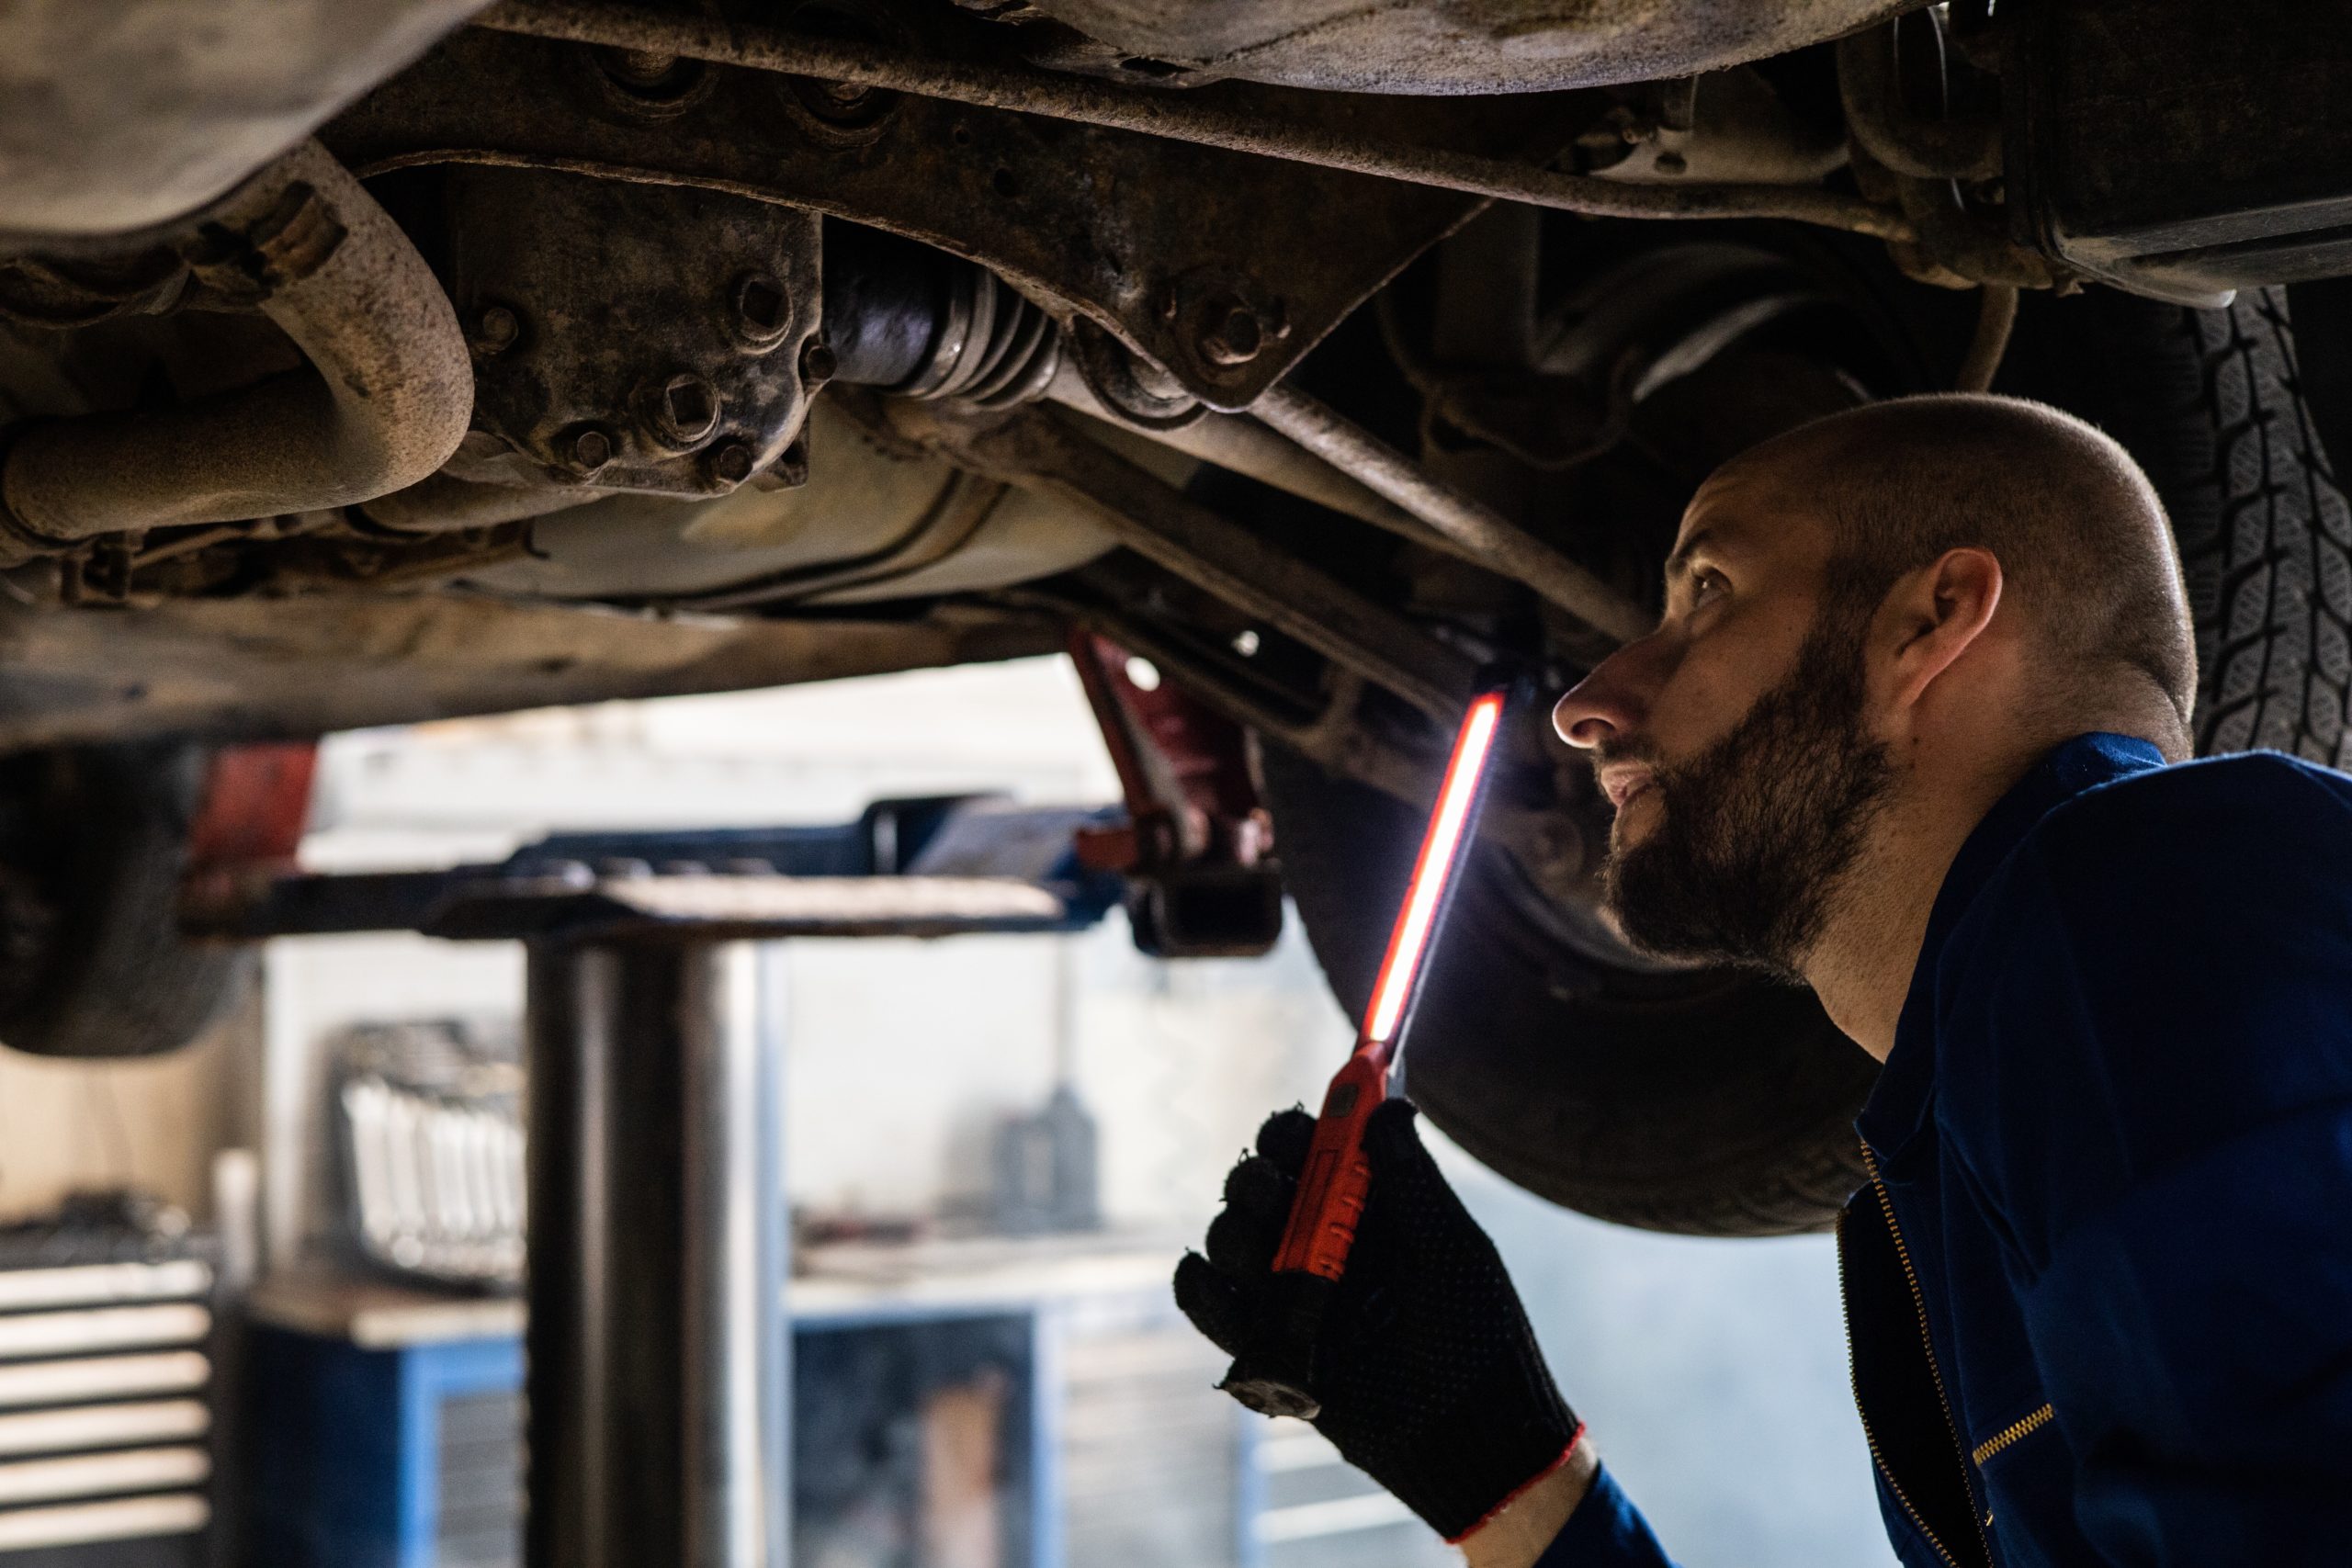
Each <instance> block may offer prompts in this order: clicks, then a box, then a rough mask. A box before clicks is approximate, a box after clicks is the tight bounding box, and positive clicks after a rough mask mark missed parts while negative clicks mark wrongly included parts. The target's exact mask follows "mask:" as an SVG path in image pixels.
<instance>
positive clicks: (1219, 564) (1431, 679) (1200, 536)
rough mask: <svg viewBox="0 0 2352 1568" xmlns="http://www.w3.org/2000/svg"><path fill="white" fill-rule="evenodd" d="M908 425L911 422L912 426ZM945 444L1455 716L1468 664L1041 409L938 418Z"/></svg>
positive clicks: (1437, 713) (1440, 715)
mask: <svg viewBox="0 0 2352 1568" xmlns="http://www.w3.org/2000/svg"><path fill="white" fill-rule="evenodd" d="M909 427H910V431H911V429H913V428H914V427H912V426H911V425H910V426H909ZM925 434H928V436H929V437H930V439H932V440H933V441H935V442H937V443H938V444H939V445H940V446H941V448H942V450H944V451H949V452H952V453H953V454H954V455H955V456H956V457H957V458H958V459H959V460H961V461H964V462H966V463H967V464H968V465H970V466H971V467H973V468H978V470H980V471H981V472H983V473H986V474H988V475H989V477H991V478H995V479H1003V480H1004V481H1005V482H1007V483H1009V484H1013V485H1018V486H1021V487H1022V488H1023V489H1030V490H1035V491H1040V492H1041V493H1044V494H1047V495H1051V496H1054V497H1056V498H1057V499H1059V500H1062V501H1065V502H1069V504H1071V505H1073V506H1077V507H1080V508H1081V509H1083V510H1085V511H1086V512H1087V513H1089V514H1091V516H1093V517H1094V518H1096V519H1097V520H1098V521H1099V522H1101V524H1102V525H1103V528H1104V529H1105V530H1106V531H1108V532H1109V533H1111V534H1113V535H1114V536H1116V537H1117V538H1118V539H1119V541H1120V542H1121V543H1122V544H1124V545H1125V546H1127V547H1129V548H1130V549H1133V550H1134V551H1135V552H1136V554H1138V555H1140V556H1143V557H1144V558H1147V559H1148V560H1150V561H1152V562H1154V563H1155V564H1157V565H1159V566H1160V567H1163V568H1165V569H1166V570H1169V571H1170V572H1173V573H1175V574H1176V575H1177V576H1179V577H1181V578H1183V579H1184V580H1185V581H1189V582H1192V583H1194V584H1196V585H1198V586H1199V587H1201V588H1203V589H1205V590H1206V591H1207V592H1210V593H1212V594H1215V595H1216V597H1217V598H1219V599H1222V600H1224V601H1225V602H1226V603H1227V604H1232V605H1235V606H1237V607H1238V608H1240V609H1242V610H1244V611H1246V612H1247V613H1249V614H1250V615H1256V616H1259V617H1261V618H1262V619H1263V620H1264V621H1265V623H1266V624H1267V625H1268V626H1272V627H1274V628H1275V629H1276V630H1278V631H1281V632H1282V633H1283V634H1284V635H1285V636H1288V637H1295V638H1296V639H1297V640H1298V641H1300V642H1302V643H1304V644H1306V646H1307V647H1309V648H1311V649H1315V650H1316V651H1317V653H1320V654H1322V655H1323V656H1324V657H1325V658H1327V659H1329V660H1331V661H1332V662H1333V663H1335V664H1337V665H1339V666H1340V667H1341V668H1342V669H1345V670H1349V671H1353V672H1355V673H1357V674H1359V675H1361V676H1363V678H1364V679H1365V680H1368V681H1370V682H1374V684H1376V685H1379V686H1383V687H1385V688H1386V689H1387V690H1389V691H1391V692H1393V693H1395V694H1397V696H1399V697H1402V698H1403V699H1404V700H1405V701H1406V702H1408V703H1409V704H1411V705H1413V706H1415V707H1417V708H1419V709H1420V710H1421V711H1422V712H1423V713H1426V714H1428V715H1429V716H1431V717H1432V718H1435V719H1437V720H1438V721H1439V722H1440V723H1450V722H1452V720H1453V716H1455V715H1456V713H1457V712H1458V711H1459V709H1460V707H1461V705H1462V703H1463V701H1464V698H1465V697H1466V696H1467V694H1468V693H1469V691H1470V683H1471V676H1472V674H1473V667H1472V662H1471V660H1470V659H1469V658H1468V656H1467V655H1464V654H1462V653H1459V652H1457V651H1455V650H1454V649H1452V648H1449V647H1447V646H1446V645H1445V644H1444V643H1442V642H1440V641H1438V640H1437V639H1436V638H1434V637H1430V635H1429V634H1428V633H1427V632H1425V631H1423V630H1422V629H1421V628H1420V627H1419V626H1416V625H1414V624H1413V623H1412V622H1411V621H1409V620H1408V619H1406V618H1405V617H1404V616H1402V615H1398V614H1397V612H1395V611H1393V610H1391V609H1389V608H1387V607H1386V606H1385V605H1383V604H1377V603H1375V602H1374V601H1373V600H1371V599H1369V598H1367V597H1365V596H1364V595H1363V594H1361V593H1359V592H1356V591H1355V590H1354V589H1352V588H1350V587H1348V586H1347V585H1346V584H1344V583H1342V582H1340V581H1338V580H1336V579H1334V578H1331V577H1329V576H1327V575H1325V574H1324V573H1323V572H1321V571H1319V570H1317V569H1316V568H1314V567H1311V566H1309V565H1307V564H1306V562H1304V561H1302V560H1300V559H1298V558H1296V557H1295V556H1292V555H1290V554H1288V553H1286V552H1285V551H1283V550H1282V549H1280V548H1278V547H1275V546H1273V545H1272V544H1269V543H1268V542H1266V541H1265V540H1264V539H1261V538H1260V537H1259V536H1257V535H1256V534H1254V533H1252V532H1251V531H1250V530H1249V529H1248V528H1245V527H1243V526H1242V525H1240V524H1238V523H1235V522H1233V521H1232V520H1230V519H1229V518H1227V517H1225V516H1223V515H1221V514H1220V513H1216V512H1214V511H1212V510H1210V509H1209V508H1208V507H1205V506H1204V505H1202V504H1201V503H1200V502H1196V501H1194V500H1193V499H1192V498H1191V497H1189V496H1187V495H1185V494H1184V493H1183V492H1182V491H1179V490H1176V489H1173V488H1172V487H1170V486H1169V485H1167V484H1165V483H1163V482H1161V481H1160V480H1159V479H1157V478H1155V477H1154V476H1152V475H1151V474H1148V473H1147V472H1145V471H1144V470H1143V469H1141V468H1136V466H1135V465H1134V464H1132V463H1130V462H1128V461H1127V460H1126V459H1125V458H1124V457H1119V456H1117V455H1116V454H1114V453H1113V452H1111V451H1110V450H1109V449H1108V448H1106V447H1104V446H1101V445H1100V444H1098V443H1096V442H1093V441H1090V440H1088V439H1087V438H1086V437H1085V436H1083V435H1081V434H1078V433H1077V432H1076V431H1074V430H1072V429H1070V428H1069V426H1068V425H1067V424H1065V423H1062V421H1061V419H1060V418H1059V417H1058V416H1057V415H1056V414H1054V413H1052V412H1048V411H1046V410H1043V409H1035V408H1032V409H1024V410H1021V411H1019V412H1014V413H1012V414H1010V415H1006V416H1000V417H997V418H995V419H992V420H989V421H988V422H986V423H980V422H975V423H969V424H965V425H961V426H958V425H956V424H952V423H946V422H944V421H943V422H935V423H932V424H931V425H930V426H929V428H928V430H927V432H925Z"/></svg>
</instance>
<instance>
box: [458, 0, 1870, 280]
mask: <svg viewBox="0 0 2352 1568" xmlns="http://www.w3.org/2000/svg"><path fill="white" fill-rule="evenodd" d="M1391 9H1394V7H1391ZM479 25H480V26H481V27H484V28H496V29H500V30H504V31H513V32H521V33H529V34H532V35H534V36H537V37H541V38H564V39H572V40H574V41H576V42H582V43H598V44H603V45H605V46H606V47H607V48H615V49H636V50H650V51H659V52H662V53H665V54H674V55H678V56H681V57H684V58H687V59H694V60H707V61H712V62H723V63H728V64H736V65H747V66H752V67H753V68H756V69H760V70H766V71H775V72H785V73H796V74H806V75H812V76H819V77H822V78H824V79H826V80H829V81H841V82H846V83H851V84H854V85H860V86H868V87H880V88H887V89H890V90H893V91H899V92H905V93H910V94H922V95H925V96H934V97H939V98H946V99H952V100H954V101H956V102H959V103H967V104H974V105H984V106H987V107H994V108H1010V109H1018V110H1021V111H1023V112H1024V113H1028V114H1033V115H1047V116H1052V117H1055V118H1062V119H1070V120H1076V121H1079V122H1080V123H1082V124H1087V125H1095V126H1102V127H1106V128H1116V129H1120V130H1137V131H1142V132H1145V133H1146V134H1148V135H1152V136H1163V137H1168V138H1170V139H1173V140H1176V141H1189V142H1193V143H1195V144H1197V145H1200V146H1204V147H1222V148H1226V149H1228V150H1230V151H1234V152H1256V153H1261V154H1263V155H1265V156H1267V157H1272V158H1282V159H1286V160H1290V161H1293V162H1296V163H1304V164H1316V165H1317V166H1319V167H1322V168H1327V169H1334V170H1341V171H1345V172H1348V173H1351V174H1366V175H1378V176H1380V177H1382V178H1385V179H1391V180H1399V181H1405V182H1408V183H1411V184H1415V185H1422V186H1436V187H1438V188H1441V189H1446V190H1455V191H1462V192H1464V193H1466V194H1469V195H1474V196H1484V197H1498V198H1500V199H1504V200H1510V201H1523V202H1526V203H1529V204H1530V205H1532V206H1536V207H1553V208H1558V209H1561V210H1563V211H1567V212H1581V213H1584V214H1586V215H1587V216H1589V217H1595V218H1661V219H1673V218H1680V219H1698V218H1786V219H1790V220H1795V221H1798V222H1805V223H1819V224H1823V225H1826V226H1827V227H1830V228H1835V229H1848V230H1851V231H1854V232H1856V233H1861V234H1874V235H1877V236H1878V237H1880V238H1882V239H1907V238H1909V237H1910V230H1909V227H1908V225H1907V224H1906V223H1905V220H1904V218H1903V216H1902V215H1901V214H1899V213H1894V212H1890V211H1888V210H1887V209H1884V208H1882V207H1878V206H1875V205H1873V204H1871V203H1870V202H1868V201H1864V200H1861V199H1860V198H1857V197H1849V196H1846V195H1844V194H1842V193H1839V192H1836V191H1831V190H1826V189H1820V188H1803V187H1798V188H1791V187H1786V186H1713V185H1686V186H1634V185H1623V184H1619V183H1617V182H1615V181H1611V180H1607V179H1601V178H1598V177H1595V176H1592V175H1572V174H1563V173H1560V172H1558V171H1556V170H1552V169H1547V168H1544V167H1541V166H1538V165H1532V164H1527V163H1524V162H1514V161H1513V160H1512V159H1511V158H1510V157H1509V156H1502V157H1498V156H1496V155H1494V154H1492V153H1490V152H1473V151H1469V150H1466V149H1464V148H1461V147H1459V146H1454V147H1442V146H1428V145H1416V144H1413V143H1411V142H1409V141H1405V140H1403V139H1402V138H1401V137H1400V136H1399V135H1398V133H1397V130H1395V129H1392V128H1389V127H1387V126H1384V125H1383V123H1382V121H1381V120H1380V119H1379V118H1371V119H1370V124H1371V125H1372V126H1374V127H1378V128H1379V129H1375V130H1370V132H1369V133H1367V130H1366V129H1365V128H1364V127H1363V125H1361V124H1359V125H1355V126H1347V127H1335V126H1333V125H1332V124H1331V123H1330V122H1329V120H1327V119H1324V118H1322V117H1321V116H1320V115H1319V114H1317V113H1316V112H1314V111H1313V110H1312V109H1311V108H1308V107H1306V106H1310V105H1313V104H1315V103H1317V101H1319V99H1320V96H1318V95H1309V96H1303V97H1302V98H1300V99H1299V100H1298V103H1299V106H1300V107H1299V108H1297V109H1289V108H1287V106H1285V107H1272V105H1269V104H1268V103H1267V102H1266V101H1265V100H1264V99H1263V98H1261V97H1258V96H1252V95H1250V94H1246V93H1236V92H1231V91H1227V89H1226V88H1223V87H1210V88H1203V89H1199V90H1196V91H1190V92H1183V93H1168V92H1158V93H1154V92H1141V91H1136V90H1134V89H1130V88H1125V87H1121V86H1117V85H1111V84H1106V83H1101V82H1094V81H1089V80H1085V79H1083V78H1076V77H1070V76H1061V75H1055V74H1052V73H1046V72H1042V71H1037V70H1034V69H1030V68H1026V67H1019V66H1008V65H1001V64H988V63H969V62H956V61H948V60H939V59H931V58H926V57H924V56H922V55H920V54H916V53H913V52H911V51H905V50H900V49H894V48H890V47H888V46H885V45H879V44H863V43H840V42H835V41H833V40H831V39H815V38H810V37H809V36H808V35H805V34H798V33H793V32H789V31H786V30H784V29H780V28H761V27H755V26H752V25H751V24H729V23H725V22H714V21H707V20H705V19H702V18H699V17H680V16H674V15H670V14H665V13H662V12H653V11H642V10H626V9H620V8H617V7H611V6H599V5H582V4H576V3H573V0H503V3H502V4H501V5H499V6H495V7H493V8H492V9H491V10H489V11H487V12H485V13H483V15H482V16H481V18H479ZM1375 101H1377V100H1375ZM1468 101H1471V102H1490V101H1495V100H1468ZM1500 101H1503V102H1510V101H1511V100H1510V99H1504V100H1500ZM1386 102H1388V103H1389V104H1391V105H1394V104H1395V103H1396V100H1394V99H1389V100H1386ZM1390 112H1391V113H1392V114H1393V113H1394V112H1395V111H1394V110H1393V109H1392V110H1391V111H1390ZM1399 118H1401V117H1399ZM1555 150H1556V149H1555ZM1546 155H1547V156H1548V153H1547V154H1546Z"/></svg>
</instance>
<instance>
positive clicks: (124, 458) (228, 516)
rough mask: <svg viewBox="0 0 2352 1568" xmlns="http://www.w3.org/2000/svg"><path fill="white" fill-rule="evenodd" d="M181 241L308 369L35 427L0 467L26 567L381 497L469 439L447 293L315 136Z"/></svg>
mask: <svg viewBox="0 0 2352 1568" xmlns="http://www.w3.org/2000/svg"><path fill="white" fill-rule="evenodd" d="M180 238H181V241H182V243H185V244H186V245H187V246H188V247H189V254H191V255H192V257H193V259H194V260H195V263H196V265H195V273H196V279H197V284H198V286H200V287H203V288H207V289H208V290H209V291H210V292H212V293H213V294H214V295H215V296H217V297H219V299H217V300H216V302H221V301H225V302H226V303H230V304H246V305H250V306H252V307H253V308H255V309H258V310H260V311H261V312H262V313H263V314H264V315H266V316H267V317H268V318H269V319H270V320H271V321H275V322H277V324H278V325H279V326H280V327H282V328H284V329H285V331H286V334H287V335H288V337H290V338H292V339H293V340H294V342H295V344H296V345H297V346H299V347H300V349H301V350H302V352H303V354H304V355H306V356H307V357H308V358H309V360H310V362H311V367H312V370H311V373H309V374H299V375H293V376H278V377H273V378H268V379H266V380H263V381H261V382H258V383H256V384H255V385H254V386H252V387H249V388H247V389H243V390H242V391H238V392H233V393H231V394H229V395H227V396H225V397H220V398H214V399H210V400H200V401H197V402H192V403H187V404H182V405H180V406H178V407H175V408H164V409H141V410H131V411H128V412H107V413H91V414H83V415H80V416H78V417H75V418H71V419H62V420H54V421H50V422H45V423H37V424H34V425H32V426H31V427H29V428H28V429H27V430H26V431H25V432H24V434H22V435H21V436H20V437H19V438H18V439H17V441H16V442H15V443H14V444H12V445H11V446H9V447H8V449H7V454H6V468H5V469H4V470H0V497H5V500H6V506H5V508H0V513H5V514H6V522H7V523H8V527H7V529H6V534H7V538H6V541H5V548H6V552H7V553H8V554H9V555H11V556H13V557H14V558H17V559H19V560H21V559H23V558H26V557H28V556H29V555H31V554H34V553H38V552H40V551H41V550H44V549H47V548H50V547H65V546H69V545H71V544H73V543H74V542H76V541H79V540H82V539H86V538H91V537H94V536H97V535H101V534H109V533H119V532H122V531H124V530H134V529H145V528H160V527H170V526H177V525H186V524H194V523H221V522H234V521H239V520H242V519H245V518H253V517H268V516H274V515H277V514H280V513H295V512H303V511H309V510H311V509H314V508H320V507H330V506H340V505H344V504H346V503H348V502H357V501H368V500H370V499H372V498H374V497H376V496H379V495H383V494H386V493H388V492H390V491H395V490H399V489H401V488H403V487H404V486H407V485H412V484H414V483H416V482H417V481H418V480H420V479H424V477H425V476H426V475H428V474H430V473H432V472H433V471H434V470H435V469H436V468H439V467H440V466H441V465H442V463H443V462H444V461H446V460H447V457H449V454H450V453H452V452H453V451H455V450H456V449H457V446H458V442H459V441H460V440H461V439H462V438H463V437H464V435H465V433H466V420H467V416H468V414H469V412H470V411H471V409H472V407H473V391H474V380H473V368H472V366H471V365H470V364H469V361H468V359H467V355H466V344H465V339H464V337H463V335H462V334H461V333H459V332H458V321H457V316H456V314H455V312H454V311H452V310H451V309H450V307H449V299H448V296H447V295H446V294H445V293H443V292H442V289H441V285H440V283H439V282H438V281H437V280H436V279H435V277H434V276H433V273H432V270H431V269H430V268H429V267H427V266H426V265H425V264H424V258H423V257H422V256H421V255H419V254H417V250H416V247H415V245H414V244H413V243H410V240H409V238H408V236H407V235H406V234H404V233H402V232H401V230H400V228H399V226H398V225H396V224H395V223H394V222H393V221H392V220H391V218H390V216H389V215H388V214H387V213H386V212H385V211H384V209H382V208H381V207H379V206H378V205H377V203H376V200H375V198H374V197H371V196H369V195H368V193H367V191H366V190H364V189H362V188H361V186H360V184H359V182H358V181H357V180H356V179H354V178H353V177H352V176H351V175H350V174H349V173H348V172H347V171H345V169H344V167H343V166H342V165H341V164H338V163H336V162H335V160H334V156H333V155H332V154H331V153H329V152H327V151H326V150H325V149H324V148H323V147H322V146H320V145H319V144H318V143H317V142H315V141H310V142H305V143H303V144H302V145H301V146H300V147H299V148H297V149H296V150H295V151H294V152H290V153H288V155H287V156H286V157H284V158H282V159H280V160H279V161H278V162H277V164H274V165H273V166H272V167H271V168H270V169H269V170H268V171H267V172H266V173H265V174H264V175H262V176H261V177H260V178H258V179H256V180H254V182H253V183H252V184H250V185H248V186H245V187H243V189H241V190H239V191H238V192H237V193H236V195H235V196H233V197H231V198H230V199H229V200H228V202H226V203H225V204H224V205H222V206H221V207H220V209H217V210H213V211H209V212H208V213H207V214H206V216H205V220H204V222H203V223H202V225H201V230H200V231H191V232H190V233H188V234H186V235H183V236H181V237H180Z"/></svg>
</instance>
